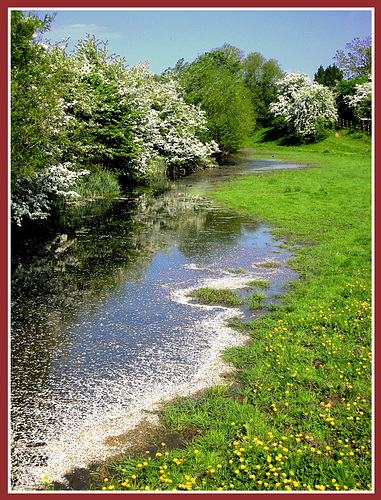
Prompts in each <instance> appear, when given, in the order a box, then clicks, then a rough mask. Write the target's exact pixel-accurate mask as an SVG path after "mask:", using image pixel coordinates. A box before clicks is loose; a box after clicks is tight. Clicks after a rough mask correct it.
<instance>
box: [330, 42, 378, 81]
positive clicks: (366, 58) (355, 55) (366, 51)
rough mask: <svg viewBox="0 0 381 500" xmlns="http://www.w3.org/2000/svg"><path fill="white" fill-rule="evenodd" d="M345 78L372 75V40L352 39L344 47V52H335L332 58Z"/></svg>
mask: <svg viewBox="0 0 381 500" xmlns="http://www.w3.org/2000/svg"><path fill="white" fill-rule="evenodd" d="M334 59H335V60H336V62H337V65H338V67H339V68H340V69H341V70H342V71H343V74H344V76H345V78H354V77H356V76H368V77H369V76H371V75H372V38H371V37H370V36H368V37H366V38H364V40H360V38H354V39H353V40H352V41H351V42H350V43H347V44H346V45H345V50H337V51H336V54H335V56H334Z"/></svg>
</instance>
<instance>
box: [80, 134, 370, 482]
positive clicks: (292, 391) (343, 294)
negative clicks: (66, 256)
mask: <svg viewBox="0 0 381 500" xmlns="http://www.w3.org/2000/svg"><path fill="white" fill-rule="evenodd" d="M248 146H250V147H253V148H255V150H256V153H255V155H256V156H259V157H276V158H283V159H287V160H290V161H291V160H292V161H299V162H302V163H308V164H314V165H315V168H313V169H308V168H307V169H302V170H288V171H276V172H270V173H266V174H265V175H251V176H248V177H246V176H245V177H241V178H240V179H235V180H232V181H229V182H226V183H223V184H222V185H221V186H220V188H219V189H218V191H216V192H214V193H213V194H212V196H213V197H214V198H216V199H218V200H219V201H221V202H223V203H225V204H226V205H228V206H229V207H231V208H234V209H237V210H240V211H242V212H244V213H247V214H251V215H253V216H255V217H258V218H259V219H261V220H266V221H268V222H271V223H272V224H273V225H274V226H275V227H276V229H274V235H275V236H278V237H282V239H286V240H287V242H288V244H289V245H290V246H291V245H293V244H299V245H302V246H300V247H298V248H297V249H295V253H296V257H295V259H294V260H293V261H291V262H290V264H289V265H291V266H292V267H293V268H294V269H295V270H296V271H297V272H298V273H299V274H300V276H301V278H300V280H298V281H297V282H294V283H293V286H292V288H291V290H290V293H289V294H288V295H287V296H286V297H285V298H284V306H282V307H280V308H277V309H276V310H275V311H273V312H272V313H271V314H269V315H267V316H266V317H264V318H262V319H260V320H259V321H241V320H236V321H232V322H231V324H234V326H235V328H237V330H239V331H240V332H241V333H245V334H248V335H250V337H251V339H252V342H251V343H249V344H248V345H244V346H240V347H235V348H232V349H229V350H227V351H226V353H225V356H224V359H225V361H227V362H229V363H231V364H233V365H234V366H235V367H236V371H235V372H234V374H233V375H232V376H231V377H230V382H231V384H230V385H227V386H215V387H213V388H211V389H209V390H208V391H206V392H204V393H203V394H201V395H199V397H198V398H194V399H192V398H188V399H179V400H178V401H175V402H172V403H171V404H168V405H167V408H166V410H165V411H164V412H163V413H162V414H161V415H160V420H161V427H160V428H159V429H158V431H160V432H161V434H160V433H159V432H157V434H156V441H155V440H152V439H151V445H150V447H149V448H148V444H149V440H147V441H146V442H144V443H142V444H141V447H140V449H141V450H142V453H141V454H138V455H136V456H135V458H131V459H127V458H126V459H124V460H121V461H118V462H114V463H112V464H110V465H109V466H101V467H99V468H98V469H97V470H94V473H93V476H92V477H93V481H92V483H91V485H90V487H89V488H90V489H103V490H126V491H128V490H147V491H148V490H151V491H152V490H173V489H175V490H177V491H182V490H185V491H188V490H204V491H212V490H219V491H226V490H227V491H241V490H266V491H286V490H293V491H324V490H326V491H328V490H333V491H352V490H355V491H369V490H371V489H372V459H371V453H372V424H371V416H372V406H371V395H372V390H371V389H372V387H371V385H372V369H371V357H372V337H371V326H372V323H371V305H372V304H371V303H372V291H371V286H372V283H371V281H372V269H371V265H372V262H371V257H372V239H371V215H372V213H371V155H370V153H371V147H370V141H369V139H367V138H363V137H359V136H351V135H350V134H348V133H344V132H342V133H340V136H339V137H336V136H334V135H332V136H331V137H329V138H328V139H326V140H325V141H323V142H322V143H319V144H316V145H314V144H311V145H305V146H301V147H299V148H295V147H291V146H284V145H281V144H279V143H277V142H274V141H269V140H266V137H265V136H264V135H263V133H261V134H257V135H256V136H255V137H253V138H252V140H251V142H250V144H248ZM164 435H166V436H173V435H178V436H187V437H188V439H185V438H184V439H178V440H177V442H176V440H175V444H171V443H166V442H165V441H162V443H160V439H159V438H160V436H164ZM169 444H171V445H170V446H169ZM145 445H146V446H147V449H146V450H145V451H144V446H145ZM154 445H155V446H154ZM179 445H180V446H179ZM146 452H148V453H146Z"/></svg>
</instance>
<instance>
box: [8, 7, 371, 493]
mask: <svg viewBox="0 0 381 500" xmlns="http://www.w3.org/2000/svg"><path fill="white" fill-rule="evenodd" d="M376 1H377V0H374V1H354V0H349V1H348V0H347V1H344V0H336V1H335V2H334V3H332V1H329V0H324V1H322V0H321V1H308V0H304V1H303V0H293V1H290V2H286V1H281V0H267V1H266V0H260V1H252V2H250V1H248V0H240V1H239V2H237V3H235V4H232V2H229V1H228V0H222V1H221V0H208V2H207V3H206V2H205V1H202V0H186V1H184V2H182V3H179V2H176V1H174V0H166V1H160V0H130V1H122V0H109V1H108V2H105V1H104V0H92V1H91V0H81V1H75V0H66V1H65V0H56V1H48V0H39V1H35V2H32V1H30V0H24V1H20V2H16V1H8V2H6V3H4V4H3V3H2V5H1V11H0V12H1V16H0V23H1V24H0V37H1V38H0V41H1V45H0V47H1V52H0V54H1V62H2V63H3V68H4V70H3V75H7V71H8V9H9V8H20V9H29V8H30V9H31V10H33V9H36V10H37V9H43V8H45V9H46V8H47V9H51V10H54V9H56V8H59V7H66V8H70V7H72V8H98V7H107V8H134V7H135V8H146V9H150V8H151V9H152V8H173V9H175V8H199V9H206V8H209V9H210V8H215V9H219V8H233V9H238V8H280V9H287V8H326V9H334V8H374V18H373V21H374V33H373V39H374V67H375V71H374V89H375V90H374V95H375V104H374V106H375V108H374V109H375V118H374V121H373V124H374V126H373V142H374V150H373V151H374V158H373V165H374V167H373V168H374V177H373V180H374V218H373V235H374V270H373V273H374V274H373V276H374V304H373V305H374V309H375V313H374V314H375V315H376V311H377V309H378V307H377V306H378V300H377V294H376V291H377V284H378V282H379V275H380V273H379V271H378V267H377V265H376V254H377V249H378V238H377V223H378V217H377V216H378V210H377V208H378V207H377V206H376V198H377V195H376V193H377V188H378V183H379V182H378V177H379V175H378V172H377V160H378V154H377V150H376V145H377V143H378V131H377V125H376V118H377V115H378V113H377V112H378V108H379V106H378V102H377V97H376V96H377V95H378V90H379V87H380V86H379V84H378V78H377V77H378V67H377V56H378V47H379V46H380V45H381V44H380V43H378V40H377V38H376V27H377V26H378V17H379V13H378V9H377V5H376ZM380 95H381V93H380ZM0 111H1V117H2V120H1V129H0V130H1V132H2V134H1V136H0V137H1V141H0V144H1V149H0V151H1V153H2V167H1V168H0V231H1V233H0V234H2V235H3V237H2V240H1V241H2V243H1V246H0V262H1V267H0V277H1V280H0V317H1V318H2V319H3V321H2V325H4V326H3V328H2V335H1V343H2V347H1V359H0V361H1V362H0V380H1V381H2V388H3V390H2V391H1V395H2V399H3V401H4V403H3V405H2V408H3V411H2V412H1V413H0V422H1V423H2V426H1V429H2V434H1V437H2V439H1V446H0V452H1V453H0V460H1V464H2V465H3V468H2V471H3V478H2V480H1V481H0V497H1V498H3V496H5V495H6V496H8V495H29V494H32V495H33V496H35V495H38V496H40V495H44V496H45V495H47V496H48V497H51V496H52V495H55V494H57V493H58V494H60V495H64V494H70V496H71V497H73V496H74V497H78V496H80V495H81V496H82V495H83V494H86V495H91V496H92V495H98V494H100V495H105V494H107V493H105V492H86V493H72V492H67V493H65V492H62V491H61V492H51V493H48V492H42V493H34V492H33V493H21V492H20V493H18V492H12V493H9V492H8V473H7V474H5V473H4V472H5V471H8V411H7V410H6V409H8V404H7V402H8V387H9V385H8V384H9V380H8V329H9V306H10V304H9V290H8V281H9V280H8V261H9V250H8V246H9V234H8V213H9V212H8V206H9V200H8V78H5V77H3V78H2V79H1V80H0ZM378 323H379V322H378V321H377V318H375V323H374V332H373V335H374V351H375V352H374V358H376V355H377V351H378V343H377V341H376V340H377V332H378ZM377 375H378V370H377V366H376V363H375V364H374V415H375V423H374V430H375V436H374V450H375V455H376V451H377V450H378V449H379V447H380V446H379V445H380V444H381V442H380V439H379V435H378V433H377V432H376V429H377V423H378V421H377V420H378V419H377V417H378V415H377V411H376V410H377V408H378V404H377V403H378V400H379V392H380V391H379V390H378V384H377V379H378V376H377ZM377 469H378V468H377V460H376V459H375V470H374V476H375V483H376V480H377ZM109 494H114V493H112V492H109ZM147 494H148V495H149V496H151V497H152V495H155V493H132V492H131V493H122V495H124V496H125V495H127V496H128V498H132V499H137V498H141V497H142V495H147ZM163 494H165V493H163ZM163 494H160V493H157V494H156V495H163ZM186 494H187V493H171V494H170V496H171V498H175V499H176V500H177V499H180V498H184V495H186ZM192 494H195V495H197V498H199V497H207V496H210V495H218V493H217V492H216V493H193V492H192ZM226 494H227V495H228V496H229V498H230V497H234V498H248V497H253V496H255V499H257V498H260V497H266V498H268V497H269V496H270V497H272V498H273V497H274V496H280V495H287V493H255V492H247V493H246V492H245V493H226ZM311 494H313V495H316V494H318V495H324V496H327V494H328V493H318V492H314V493H300V494H297V497H298V499H300V498H303V499H305V498H309V497H310V496H311ZM328 495H329V496H334V497H335V498H338V497H339V498H342V496H343V495H346V493H333V494H328ZM369 495H371V496H375V495H377V485H376V484H375V491H374V492H373V493H359V494H355V497H356V499H357V498H359V497H360V498H369Z"/></svg>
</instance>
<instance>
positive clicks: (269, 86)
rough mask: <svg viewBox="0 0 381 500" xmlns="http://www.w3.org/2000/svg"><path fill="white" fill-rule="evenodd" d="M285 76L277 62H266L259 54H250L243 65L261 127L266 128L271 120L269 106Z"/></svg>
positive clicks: (243, 71) (271, 60)
mask: <svg viewBox="0 0 381 500" xmlns="http://www.w3.org/2000/svg"><path fill="white" fill-rule="evenodd" d="M283 75H284V74H283V71H282V70H281V68H280V66H279V64H278V62H277V61H275V60H274V59H270V60H266V59H265V58H264V57H263V56H262V55H261V54H260V53H259V52H252V53H250V54H249V55H248V56H247V57H246V58H245V59H244V61H243V63H242V77H243V82H244V84H245V85H246V87H247V88H248V89H249V90H250V93H251V99H252V105H253V111H254V114H255V118H256V122H257V124H258V125H260V126H266V125H267V124H268V123H269V121H270V120H271V116H270V114H269V106H270V103H271V102H273V101H274V100H275V99H276V96H277V89H276V85H275V83H276V82H277V81H278V80H279V79H281V78H283Z"/></svg>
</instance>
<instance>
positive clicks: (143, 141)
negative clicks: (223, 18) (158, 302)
mask: <svg viewBox="0 0 381 500" xmlns="http://www.w3.org/2000/svg"><path fill="white" fill-rule="evenodd" d="M52 20H53V19H52V18H50V17H46V18H45V19H44V20H40V19H39V18H38V17H37V16H35V15H34V14H30V13H29V14H25V13H23V12H21V11H12V13H11V34H12V37H11V42H12V46H11V63H12V77H11V78H12V85H11V106H12V109H11V116H12V119H11V144H12V151H11V158H12V160H11V162H12V209H13V212H12V214H13V215H12V218H13V220H14V221H15V222H16V223H17V224H21V223H22V218H23V217H29V218H32V219H34V218H46V217H47V215H48V212H49V209H50V207H51V206H52V202H53V200H54V199H55V198H56V197H57V196H61V197H62V198H65V197H67V196H72V195H73V192H74V191H73V190H74V188H75V180H76V179H79V178H80V177H81V176H82V175H83V174H84V173H87V171H88V170H91V171H93V170H94V168H93V167H94V166H99V167H102V168H105V169H107V170H108V171H111V172H113V173H114V174H116V175H118V176H119V177H123V178H124V179H126V180H127V181H128V182H136V181H141V180H142V179H145V178H147V176H149V175H150V174H151V173H152V172H153V171H154V170H155V169H156V166H157V164H158V163H160V162H162V161H164V162H165V163H166V168H167V169H168V170H171V171H173V170H175V169H176V168H183V167H189V166H192V167H194V166H195V165H197V164H200V163H203V162H206V161H208V159H209V157H210V154H211V153H212V152H216V151H218V145H217V144H216V143H215V142H214V141H213V140H212V138H211V137H209V138H208V140H203V139H202V137H203V138H206V137H207V136H208V132H207V128H206V118H205V112H204V111H202V110H201V109H200V107H199V106H198V105H196V104H192V103H187V102H186V101H185V99H184V92H183V89H182V88H181V86H180V85H179V83H178V82H176V81H174V80H173V79H168V78H167V79H158V78H155V77H154V75H153V73H152V72H150V70H149V68H148V65H147V64H143V65H137V66H135V67H133V68H128V67H126V66H125V61H124V60H123V59H120V58H119V57H118V56H116V55H115V54H109V53H108V48H107V42H102V41H99V40H97V39H96V38H95V37H94V36H90V35H88V36H87V38H86V39H85V40H80V41H79V42H78V44H77V46H76V47H75V49H74V51H73V52H72V53H71V54H69V55H67V54H66V52H65V48H66V47H62V46H60V45H59V44H56V45H51V44H48V45H41V44H39V43H38V42H37V41H36V39H35V38H36V34H37V37H38V36H39V35H41V34H42V33H44V32H45V31H47V30H48V29H49V27H50V23H51V22H52ZM37 39H38V38H37ZM62 165H66V166H67V165H70V172H71V173H72V174H73V175H72V176H71V180H72V181H73V182H72V183H71V184H70V189H71V190H70V191H68V192H67V193H65V192H64V189H63V186H65V185H66V184H65V183H66V182H67V179H68V175H69V174H68V172H67V171H66V170H65V169H62V168H61V167H62ZM57 172H61V173H62V175H63V177H62V179H59V178H58V177H57V175H56V174H57ZM74 172H77V173H76V174H74ZM49 175H51V179H50V180H49ZM70 175H71V174H70ZM54 182H56V183H57V184H56V186H55V187H54ZM98 185H103V186H105V185H110V184H109V183H106V184H105V183H100V184H99V183H98ZM77 194H78V193H77Z"/></svg>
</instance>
